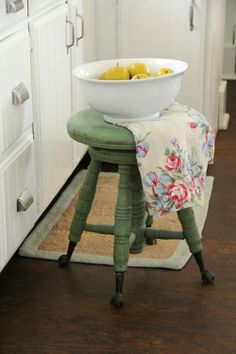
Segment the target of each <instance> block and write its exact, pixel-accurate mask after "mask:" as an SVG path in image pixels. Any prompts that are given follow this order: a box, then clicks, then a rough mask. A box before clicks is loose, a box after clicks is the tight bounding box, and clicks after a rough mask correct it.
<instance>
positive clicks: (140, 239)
mask: <svg viewBox="0 0 236 354" xmlns="http://www.w3.org/2000/svg"><path fill="white" fill-rule="evenodd" d="M131 191H132V228H131V232H133V233H134V234H135V240H134V243H133V244H132V245H131V247H130V250H129V252H130V253H134V254H135V253H140V252H142V250H143V244H144V229H145V228H146V224H145V222H146V203H145V200H144V192H143V186H142V182H141V178H140V174H139V170H138V166H134V167H133V172H132V187H131Z"/></svg>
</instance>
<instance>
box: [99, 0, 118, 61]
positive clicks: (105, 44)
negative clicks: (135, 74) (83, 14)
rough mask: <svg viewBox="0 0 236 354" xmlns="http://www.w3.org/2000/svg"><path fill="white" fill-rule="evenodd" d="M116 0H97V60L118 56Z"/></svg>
mask: <svg viewBox="0 0 236 354" xmlns="http://www.w3.org/2000/svg"><path fill="white" fill-rule="evenodd" d="M116 1H117V0H95V13H96V18H95V23H96V37H95V42H96V57H97V60H103V59H110V58H116V57H117V37H116V6H115V5H116ZM118 1H119V0H118Z"/></svg>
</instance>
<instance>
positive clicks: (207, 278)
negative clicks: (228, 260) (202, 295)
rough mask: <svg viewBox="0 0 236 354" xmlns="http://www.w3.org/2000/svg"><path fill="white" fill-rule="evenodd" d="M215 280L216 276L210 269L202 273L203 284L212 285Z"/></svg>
mask: <svg viewBox="0 0 236 354" xmlns="http://www.w3.org/2000/svg"><path fill="white" fill-rule="evenodd" d="M214 279H215V276H214V274H212V273H211V272H210V271H209V270H208V269H205V270H204V271H203V272H202V282H203V284H211V283H213V281H214Z"/></svg>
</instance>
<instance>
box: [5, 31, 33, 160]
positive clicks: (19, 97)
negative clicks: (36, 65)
mask: <svg viewBox="0 0 236 354" xmlns="http://www.w3.org/2000/svg"><path fill="white" fill-rule="evenodd" d="M0 62H1V65H0V78H1V84H0V154H1V153H2V152H4V151H5V150H6V149H7V148H8V147H9V146H10V145H11V144H13V143H14V142H15V141H16V140H17V139H18V138H19V137H20V136H21V135H22V133H23V132H24V131H26V129H27V128H28V127H29V126H31V125H32V120H33V114H32V101H31V74H30V45H29V34H28V30H27V28H26V29H24V30H22V31H19V32H18V33H17V34H14V35H12V36H10V37H8V38H7V39H5V40H4V41H1V42H0Z"/></svg>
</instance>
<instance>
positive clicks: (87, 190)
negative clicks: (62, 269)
mask: <svg viewBox="0 0 236 354" xmlns="http://www.w3.org/2000/svg"><path fill="white" fill-rule="evenodd" d="M100 169H101V162H100V161H98V160H96V159H93V158H92V159H91V162H90V165H89V168H88V172H87V175H86V178H85V181H84V183H83V186H82V187H81V189H80V192H79V198H78V201H77V205H76V208H75V212H74V216H73V219H72V223H71V227H70V233H69V245H68V249H67V254H66V255H62V256H60V257H59V259H58V262H59V266H65V265H67V264H68V263H69V261H70V258H71V256H72V253H73V251H74V248H75V246H76V244H77V242H78V241H79V240H80V238H81V235H82V233H83V231H84V229H85V224H86V220H87V217H88V214H89V212H90V209H91V206H92V202H93V198H94V195H95V192H96V185H97V179H98V175H99V172H100Z"/></svg>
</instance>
